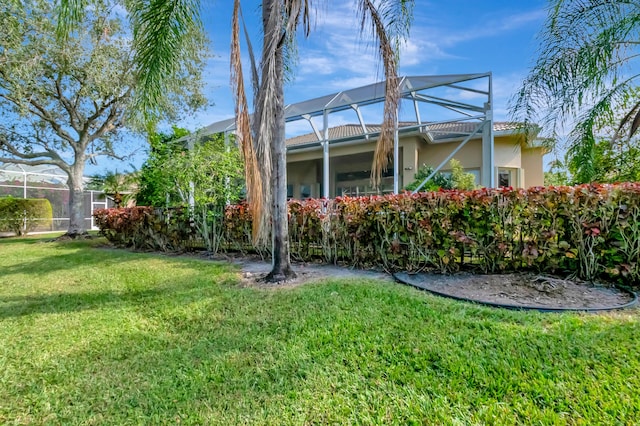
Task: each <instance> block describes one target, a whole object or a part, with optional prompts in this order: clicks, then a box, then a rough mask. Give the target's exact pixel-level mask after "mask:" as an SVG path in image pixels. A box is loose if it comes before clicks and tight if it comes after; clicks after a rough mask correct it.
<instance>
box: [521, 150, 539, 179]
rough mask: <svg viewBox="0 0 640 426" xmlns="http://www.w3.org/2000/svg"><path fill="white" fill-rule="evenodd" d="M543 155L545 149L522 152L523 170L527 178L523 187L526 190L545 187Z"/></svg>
mask: <svg viewBox="0 0 640 426" xmlns="http://www.w3.org/2000/svg"><path fill="white" fill-rule="evenodd" d="M543 155H544V148H530V149H523V150H522V169H523V171H524V173H523V174H524V176H525V180H524V185H523V186H524V187H525V188H529V187H531V186H543V185H544V168H543V161H542V156H543Z"/></svg>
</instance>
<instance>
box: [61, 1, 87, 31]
mask: <svg viewBox="0 0 640 426" xmlns="http://www.w3.org/2000/svg"><path fill="white" fill-rule="evenodd" d="M86 6H87V1H86V0H60V3H59V4H58V22H57V26H56V36H57V37H58V39H59V40H61V41H66V40H67V37H68V35H69V33H70V32H71V31H73V30H74V29H75V27H76V25H78V24H79V23H80V21H82V18H83V16H84V9H85V7H86Z"/></svg>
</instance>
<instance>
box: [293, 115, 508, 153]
mask: <svg viewBox="0 0 640 426" xmlns="http://www.w3.org/2000/svg"><path fill="white" fill-rule="evenodd" d="M478 124H479V123H477V122H470V121H464V122H448V123H435V124H429V123H423V124H422V126H418V123H417V122H400V123H398V125H399V127H400V133H416V134H417V133H422V134H425V135H428V136H429V137H430V138H431V139H432V140H433V141H438V140H446V139H460V138H463V137H465V136H468V135H469V134H471V133H472V132H473V131H474V130H475V129H476V127H477V125H478ZM365 127H366V128H367V135H370V136H373V137H377V136H378V135H379V134H380V129H381V126H380V124H365ZM519 128H520V123H513V122H507V121H496V122H494V123H493V130H494V132H509V131H516V130H518V129H519ZM365 137H366V135H365V134H364V132H363V129H362V126H361V125H359V124H343V125H341V126H336V127H331V128H329V140H330V141H341V142H342V141H348V140H358V139H362V140H364V139H365ZM314 142H320V141H319V140H318V138H317V136H316V135H315V133H306V134H304V135H299V136H294V137H292V138H289V139H287V146H289V147H293V146H300V145H308V144H313V143H314Z"/></svg>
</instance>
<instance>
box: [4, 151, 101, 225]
mask: <svg viewBox="0 0 640 426" xmlns="http://www.w3.org/2000/svg"><path fill="white" fill-rule="evenodd" d="M87 181H88V178H87ZM6 196H12V197H15V198H46V199H47V200H49V202H50V203H51V208H52V210H53V222H52V224H51V225H50V226H46V227H40V228H37V229H36V230H35V232H48V231H66V230H67V229H68V227H69V189H68V188H67V175H66V174H64V172H62V171H61V170H60V169H59V168H57V167H55V166H25V165H20V164H1V163H0V197H6ZM107 207H113V202H112V201H111V200H109V199H108V198H107V197H106V196H105V194H104V193H103V192H102V191H90V190H88V191H85V193H84V209H85V211H84V218H85V219H84V220H85V226H86V227H87V229H97V227H96V226H95V224H94V222H93V220H94V219H93V217H92V216H91V214H92V212H93V211H94V210H95V209H99V208H107Z"/></svg>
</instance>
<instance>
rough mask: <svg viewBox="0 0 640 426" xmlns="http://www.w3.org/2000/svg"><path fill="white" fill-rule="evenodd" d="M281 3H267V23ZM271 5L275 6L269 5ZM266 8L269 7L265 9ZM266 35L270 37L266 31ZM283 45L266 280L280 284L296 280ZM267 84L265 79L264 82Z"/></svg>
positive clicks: (278, 61)
mask: <svg viewBox="0 0 640 426" xmlns="http://www.w3.org/2000/svg"><path fill="white" fill-rule="evenodd" d="M278 1H279V0H271V1H264V2H263V23H265V24H266V23H267V22H268V16H265V13H266V14H269V13H282V12H281V11H280V10H279V8H278V7H274V4H275V3H277V2H278ZM268 3H271V4H268ZM265 6H266V7H265ZM265 34H270V32H269V31H268V29H267V28H265ZM282 49H283V46H282V44H281V45H279V46H278V48H277V49H276V57H275V62H276V63H275V69H276V73H277V79H276V84H275V90H274V93H273V96H274V97H275V108H274V111H273V115H274V117H273V118H274V120H273V133H272V134H273V140H271V144H270V148H271V161H272V174H271V178H272V180H271V190H272V200H273V201H272V202H273V206H272V207H273V210H272V227H271V234H272V249H273V253H272V267H273V268H272V270H271V272H270V273H269V274H268V275H267V276H266V277H265V280H266V281H267V282H278V281H284V280H287V279H291V278H295V276H296V274H295V272H293V269H291V259H290V254H289V221H288V210H287V149H286V143H285V127H284V126H285V121H284V57H283V51H282ZM263 80H264V78H263Z"/></svg>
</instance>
